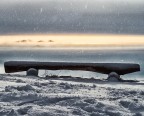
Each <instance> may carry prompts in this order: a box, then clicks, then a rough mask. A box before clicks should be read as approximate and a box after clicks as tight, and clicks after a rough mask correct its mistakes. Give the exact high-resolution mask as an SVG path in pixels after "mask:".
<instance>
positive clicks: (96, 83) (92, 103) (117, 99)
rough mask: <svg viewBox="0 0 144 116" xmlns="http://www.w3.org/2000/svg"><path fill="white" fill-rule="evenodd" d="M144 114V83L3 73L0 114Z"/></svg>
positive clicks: (102, 115)
mask: <svg viewBox="0 0 144 116" xmlns="http://www.w3.org/2000/svg"><path fill="white" fill-rule="evenodd" d="M20 115H23V116H144V83H142V82H141V83H134V82H133V83H122V82H106V81H100V80H96V79H82V78H74V77H73V78H70V77H63V78H62V77H61V78H57V77H55V78H54V77H53V78H52V77H51V78H50V77H47V78H43V77H26V76H20V75H5V74H3V75H0V116H20Z"/></svg>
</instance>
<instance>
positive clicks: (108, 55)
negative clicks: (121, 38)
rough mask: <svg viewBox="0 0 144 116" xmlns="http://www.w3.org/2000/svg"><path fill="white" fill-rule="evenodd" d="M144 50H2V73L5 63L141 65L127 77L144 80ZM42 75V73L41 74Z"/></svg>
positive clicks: (74, 73) (86, 74)
mask: <svg viewBox="0 0 144 116" xmlns="http://www.w3.org/2000/svg"><path fill="white" fill-rule="evenodd" d="M143 59H144V49H129V50H128V49H107V50H106V49H97V48H93V49H86V48H79V49H78V48H77V49H72V48H71V49H63V48H56V49H44V48H43V49H41V48H33V49H31V48H23V49H22V48H0V73H1V74H2V73H5V72H4V68H3V64H4V62H5V61H11V60H18V61H23V60H27V61H60V62H62V61H68V62H95V63H97V62H98V63H99V62H100V63H103V62H108V63H109V62H112V63H115V62H118V63H139V64H140V66H141V71H140V72H137V73H132V74H129V75H125V76H124V77H130V78H138V77H140V78H143V75H144V60H143ZM41 74H42V73H41ZM49 74H57V75H72V76H81V77H107V75H101V74H98V73H94V72H87V71H67V70H66V71H49Z"/></svg>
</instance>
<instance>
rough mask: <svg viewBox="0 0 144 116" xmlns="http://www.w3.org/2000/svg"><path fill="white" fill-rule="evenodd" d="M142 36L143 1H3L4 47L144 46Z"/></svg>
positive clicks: (0, 15)
mask: <svg viewBox="0 0 144 116" xmlns="http://www.w3.org/2000/svg"><path fill="white" fill-rule="evenodd" d="M82 34H83V35H82ZM86 34H88V35H89V36H86ZM10 35H14V36H10ZM25 35H27V36H25ZM38 35H39V36H38ZM58 35H59V37H58ZM99 35H100V36H99ZM103 35H104V36H103ZM105 35H106V36H105ZM120 35H125V37H124V36H120ZM131 35H135V36H131ZM139 35H141V36H139ZM52 36H53V37H52ZM85 36H86V38H85ZM38 37H39V38H38ZM143 37H144V0H92V1H90V0H1V1H0V45H1V46H5V45H7V46H11V45H15V46H19V45H25V44H27V45H36V46H41V45H42V44H43V46H44V45H47V44H44V43H43V42H38V41H41V40H42V41H49V38H51V39H50V40H52V41H53V42H48V43H49V44H48V46H50V45H54V44H57V45H58V44H61V45H63V44H67V45H69V46H70V45H73V44H75V45H77V44H79V45H86V44H87V45H88V46H89V45H93V44H95V45H105V44H106V45H114V43H115V45H124V44H127V45H130V44H131V45H141V44H143V45H144V42H143V40H142V38H143ZM20 38H21V39H20ZM28 38H30V39H28ZM59 38H61V39H59ZM74 38H75V39H74ZM17 39H18V40H17ZM100 39H102V40H100ZM23 40H24V41H25V40H26V42H23ZM28 41H29V42H28ZM102 42H103V43H102Z"/></svg>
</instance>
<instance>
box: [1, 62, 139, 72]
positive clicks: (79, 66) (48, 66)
mask: <svg viewBox="0 0 144 116" xmlns="http://www.w3.org/2000/svg"><path fill="white" fill-rule="evenodd" d="M4 67H5V72H6V73H13V72H20V71H27V70H29V69H30V68H34V69H37V70H39V69H44V70H84V71H93V72H98V73H103V74H110V73H111V72H116V73H117V74H119V75H124V74H128V73H133V72H137V71H140V65H139V64H129V63H76V62H32V61H9V62H5V63H4Z"/></svg>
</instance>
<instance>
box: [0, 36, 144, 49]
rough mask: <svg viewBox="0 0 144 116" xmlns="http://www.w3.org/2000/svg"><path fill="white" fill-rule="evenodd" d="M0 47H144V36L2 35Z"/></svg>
mask: <svg viewBox="0 0 144 116" xmlns="http://www.w3.org/2000/svg"><path fill="white" fill-rule="evenodd" d="M0 46H2V47H8V46H9V47H11V46H15V47H17V46H29V47H35V46H37V47H40V46H41V47H76V46H77V47H81V46H83V47H88V46H89V47H97V46H144V35H98V34H50V35H48V34H47V35H40V34H37V35H1V36H0Z"/></svg>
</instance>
